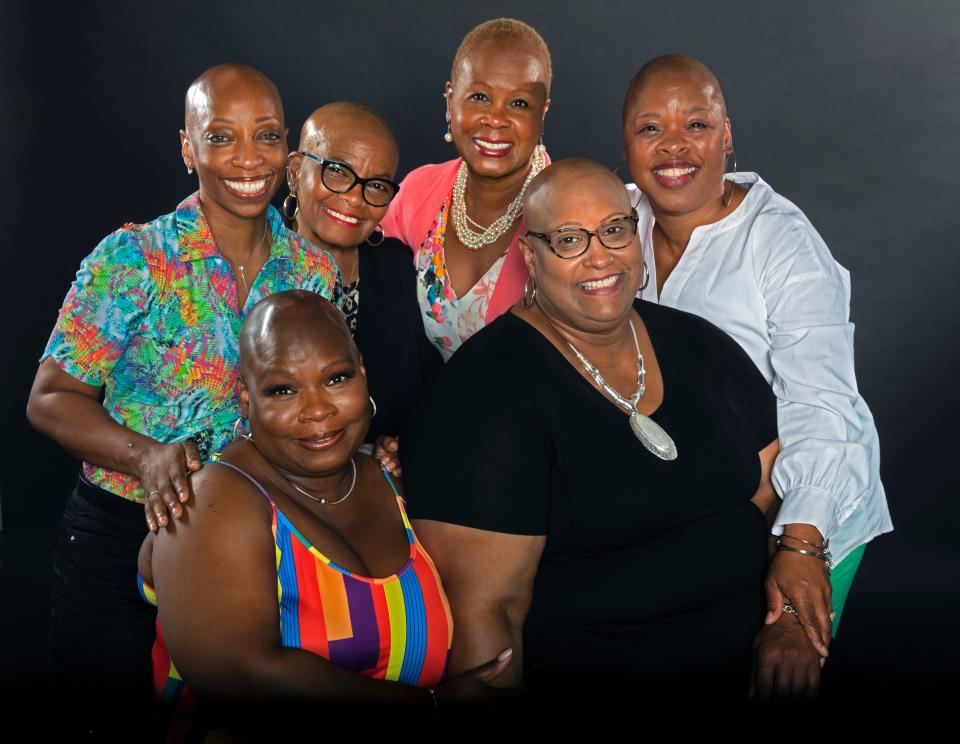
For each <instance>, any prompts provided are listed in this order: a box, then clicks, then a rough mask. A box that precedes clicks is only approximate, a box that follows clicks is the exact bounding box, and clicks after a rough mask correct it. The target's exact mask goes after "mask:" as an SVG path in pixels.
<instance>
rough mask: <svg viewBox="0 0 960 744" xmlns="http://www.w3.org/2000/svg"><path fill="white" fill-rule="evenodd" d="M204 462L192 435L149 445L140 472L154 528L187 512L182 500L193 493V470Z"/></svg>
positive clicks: (145, 505)
mask: <svg viewBox="0 0 960 744" xmlns="http://www.w3.org/2000/svg"><path fill="white" fill-rule="evenodd" d="M202 465H203V463H202V462H201V461H200V451H199V449H197V445H196V443H195V442H194V441H193V440H192V439H185V440H184V441H182V442H173V443H171V444H161V443H160V442H154V443H153V444H152V445H150V446H148V447H147V448H146V452H145V453H144V454H143V456H142V457H141V459H140V462H139V466H138V473H137V475H138V476H139V477H140V483H141V485H142V486H143V490H144V493H145V496H144V500H143V510H144V515H145V516H146V519H147V527H148V528H149V529H150V531H151V532H157V531H159V529H160V528H161V527H166V526H167V524H168V523H169V521H170V518H171V517H173V518H174V519H180V518H181V517H182V516H183V506H182V504H185V503H186V502H187V501H188V500H189V499H190V496H191V494H192V492H191V490H190V478H189V476H190V473H195V472H196V471H198V470H199V469H200V468H201V466H202Z"/></svg>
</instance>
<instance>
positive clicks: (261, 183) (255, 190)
mask: <svg viewBox="0 0 960 744" xmlns="http://www.w3.org/2000/svg"><path fill="white" fill-rule="evenodd" d="M268 180H269V179H267V178H258V179H256V180H255V181H231V180H230V179H224V183H225V184H226V185H227V188H229V189H230V190H231V191H236V192H238V193H240V194H259V193H260V192H261V191H263V190H264V189H265V188H266V187H267V181H268Z"/></svg>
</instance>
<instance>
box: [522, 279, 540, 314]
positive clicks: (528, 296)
mask: <svg viewBox="0 0 960 744" xmlns="http://www.w3.org/2000/svg"><path fill="white" fill-rule="evenodd" d="M531 279H533V290H532V291H531V288H530V280H531ZM536 301H537V280H536V279H534V277H532V276H528V277H527V279H526V281H525V282H524V283H523V306H524V307H526V308H531V307H533V303H534V302H536Z"/></svg>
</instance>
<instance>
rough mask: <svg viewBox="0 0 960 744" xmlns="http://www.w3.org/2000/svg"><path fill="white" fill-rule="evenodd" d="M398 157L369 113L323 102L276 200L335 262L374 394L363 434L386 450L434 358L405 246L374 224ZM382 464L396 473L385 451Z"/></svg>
mask: <svg viewBox="0 0 960 744" xmlns="http://www.w3.org/2000/svg"><path fill="white" fill-rule="evenodd" d="M398 160H399V156H398V154H397V144H396V141H395V140H394V137H393V134H392V132H391V131H390V128H389V127H388V126H387V124H386V122H385V121H384V120H383V119H382V118H381V117H380V116H379V115H378V114H376V113H375V112H374V111H372V110H370V109H368V108H366V107H365V106H362V105H360V104H358V103H350V102H339V103H330V104H327V105H325V106H321V107H320V108H318V109H317V110H316V111H314V112H313V114H312V115H311V116H310V118H309V119H307V121H306V122H305V123H304V125H303V129H302V131H301V133H300V147H299V150H297V151H296V152H293V153H291V154H290V160H289V165H288V167H287V183H288V185H289V187H290V194H289V195H288V196H287V198H286V199H285V200H284V204H283V211H284V213H285V215H286V217H287V218H288V219H289V220H290V221H291V223H292V224H293V227H294V229H295V230H296V231H297V232H298V233H299V234H300V235H302V236H303V237H304V238H306V239H307V240H309V241H310V242H311V243H314V244H315V245H318V246H320V247H322V248H325V249H327V250H328V251H330V253H331V254H333V256H334V258H335V259H336V261H337V264H339V266H340V272H341V276H342V279H343V288H344V297H343V305H342V310H343V313H344V315H345V317H346V319H347V325H348V326H349V327H350V332H351V333H352V334H353V337H354V341H355V342H356V344H357V346H358V347H359V349H360V351H361V353H362V354H363V362H364V366H365V367H366V369H367V375H368V383H369V386H370V393H371V396H372V398H373V399H374V401H375V410H376V416H375V417H374V419H373V420H372V421H371V424H370V430H369V432H368V434H367V441H368V442H374V441H376V440H377V439H378V438H380V437H381V436H384V435H387V436H389V437H390V438H391V439H390V440H389V441H391V444H390V445H389V447H391V448H395V447H396V444H395V443H392V442H393V439H392V438H393V437H396V436H397V435H399V434H400V433H402V431H403V429H404V426H405V424H406V421H407V420H408V419H409V417H410V415H411V413H412V410H413V407H414V405H415V403H416V401H417V398H418V396H419V393H420V391H421V390H422V389H423V387H424V385H425V384H426V382H427V380H428V379H429V378H430V377H431V376H432V375H433V373H434V371H435V370H436V369H438V368H439V367H440V365H441V360H440V355H439V353H438V352H437V351H436V349H435V348H434V347H433V345H432V344H430V343H429V342H428V341H427V338H426V335H425V334H424V330H423V322H422V321H421V320H420V314H419V309H418V305H417V298H416V294H415V289H414V270H413V265H412V263H411V261H410V249H409V248H408V247H407V246H406V245H404V244H403V243H401V242H400V241H399V240H395V239H392V238H385V237H384V235H383V230H382V229H381V227H380V221H381V220H382V219H383V217H384V215H385V214H386V212H387V206H388V205H389V204H390V201H391V200H392V199H393V198H394V197H395V196H396V195H397V192H398V190H399V187H398V186H397V184H396V183H395V182H394V181H393V179H394V177H395V174H396V171H397V162H398ZM387 451H388V452H389V451H390V450H389V449H388V450H387ZM386 464H387V466H388V468H389V469H390V470H391V472H393V473H396V472H397V466H396V463H395V462H394V461H393V460H392V459H390V458H388V459H387V460H386Z"/></svg>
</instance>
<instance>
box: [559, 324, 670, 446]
mask: <svg viewBox="0 0 960 744" xmlns="http://www.w3.org/2000/svg"><path fill="white" fill-rule="evenodd" d="M629 322H630V332H631V333H632V334H633V345H634V348H636V350H637V389H636V390H635V391H634V393H633V395H631V396H630V399H629V400H628V399H627V398H624V397H623V396H622V395H620V393H618V392H617V391H616V390H614V389H613V387H612V386H611V385H610V384H609V383H608V382H607V381H606V380H604V379H603V375H601V374H600V370H599V369H597V368H596V367H594V366H593V365H592V364H590V362H589V361H588V360H587V358H586V357H585V356H584V355H583V354H581V353H580V352H579V351H577V348H576V347H575V346H574V345H573V344H571V343H570V342H569V341H567V346H569V347H570V350H571V351H572V352H573V353H574V355H575V356H576V357H577V361H579V362H580V364H581V365H583V368H584V369H585V370H586V371H587V374H588V375H590V376H591V377H592V378H593V381H594V382H595V383H597V385H598V386H599V387H600V389H601V390H603V392H605V393H606V394H607V395H608V396H610V398H612V399H613V401H614V402H615V403H616V404H617V405H619V406H620V407H621V408H622V409H624V410H625V411H626V412H627V413H628V414H630V429H631V430H632V431H633V435H634V436H635V437H636V438H637V439H639V440H640V444H642V445H643V446H644V447H646V448H647V450H648V451H650V452H651V453H653V454H654V455H656V456H657V457H659V458H660V459H661V460H676V459H677V445H676V444H675V443H674V441H673V439H672V438H671V437H670V435H669V434H667V432H666V431H664V429H663V427H662V426H660V424H658V423H657V422H656V421H654V420H653V419H651V418H650V417H649V416H644V415H643V414H642V413H640V412H639V411H638V410H637V404H638V403H639V402H640V399H641V398H642V397H643V394H644V393H645V392H646V391H647V386H646V379H647V370H646V369H645V368H644V366H643V354H641V353H640V342H639V341H638V340H637V330H636V329H635V328H634V327H633V321H629Z"/></svg>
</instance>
